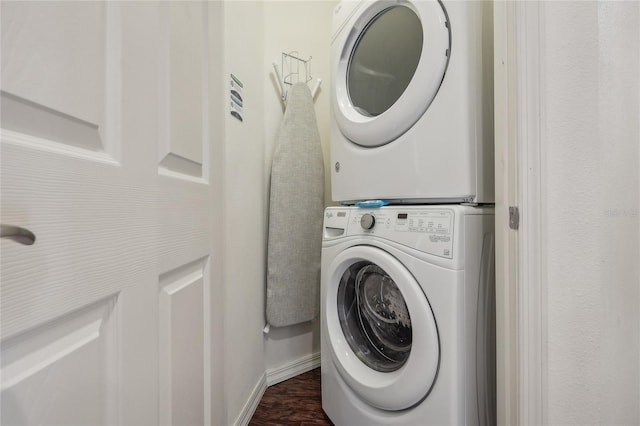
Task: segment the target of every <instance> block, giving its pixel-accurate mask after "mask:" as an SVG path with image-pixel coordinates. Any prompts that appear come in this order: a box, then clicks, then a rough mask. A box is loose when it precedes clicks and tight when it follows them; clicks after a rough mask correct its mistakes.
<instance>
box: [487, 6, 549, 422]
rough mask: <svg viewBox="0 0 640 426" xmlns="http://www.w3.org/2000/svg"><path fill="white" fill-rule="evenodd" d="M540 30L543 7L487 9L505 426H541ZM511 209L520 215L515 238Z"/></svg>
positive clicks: (498, 337)
mask: <svg viewBox="0 0 640 426" xmlns="http://www.w3.org/2000/svg"><path fill="white" fill-rule="evenodd" d="M543 27H544V5H543V4H540V3H538V2H496V3H495V4H494V70H495V76H494V78H495V80H494V84H495V86H494V90H495V92H494V93H495V168H496V169H495V173H496V241H497V244H496V344H497V347H496V355H497V360H496V361H497V405H498V406H497V410H498V411H497V413H498V424H499V425H504V426H507V425H519V424H544V423H545V421H546V409H545V405H546V398H545V395H546V392H547V391H546V375H545V367H544V366H545V365H546V351H545V350H544V342H545V341H546V315H545V312H546V308H545V307H546V293H545V289H544V287H543V285H542V283H543V282H544V281H543V280H544V277H545V275H546V264H545V258H544V252H545V242H544V240H543V239H542V238H541V235H542V233H543V231H544V230H545V223H544V220H543V215H542V213H543V211H544V208H545V206H544V205H543V201H544V200H545V197H544V191H545V188H546V186H545V182H544V175H545V174H544V170H543V169H542V168H543V167H544V162H543V160H542V159H543V158H544V155H545V145H544V137H543V133H542V129H541V123H542V119H543V114H544V110H543V108H541V105H542V104H543V103H542V99H541V95H540V94H541V90H540V89H541V88H542V87H543V85H544V80H543V74H542V73H541V69H543V67H544V64H543V63H542V61H543V60H544V57H543V56H542V55H541V54H540V52H541V49H543V48H544V46H543V43H544V42H543V39H542V36H543V34H544V28H543ZM510 206H513V207H517V208H518V209H519V226H518V229H517V230H514V229H511V228H510V224H509V220H510V213H509V207H510Z"/></svg>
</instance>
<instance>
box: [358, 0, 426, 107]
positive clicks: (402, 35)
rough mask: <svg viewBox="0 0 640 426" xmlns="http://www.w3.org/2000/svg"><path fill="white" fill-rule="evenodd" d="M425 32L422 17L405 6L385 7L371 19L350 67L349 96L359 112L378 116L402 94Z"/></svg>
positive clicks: (360, 39)
mask: <svg viewBox="0 0 640 426" xmlns="http://www.w3.org/2000/svg"><path fill="white" fill-rule="evenodd" d="M422 34H423V31H422V25H421V23H420V19H419V18H418V16H417V15H416V14H415V12H414V11H413V10H411V9H409V8H408V7H405V6H394V7H391V8H389V9H386V10H384V11H383V12H381V13H380V14H378V15H377V16H376V17H375V18H373V19H372V20H371V22H369V24H368V25H367V27H366V28H365V29H364V31H363V32H362V34H361V35H360V38H359V40H358V41H357V43H356V45H355V47H354V48H353V52H352V54H351V58H350V61H349V67H348V70H347V88H348V91H349V97H350V99H351V103H352V104H353V106H354V108H355V109H356V110H357V111H358V112H360V113H361V114H362V115H365V116H368V117H373V116H377V115H380V114H382V113H383V112H385V111H386V110H388V109H389V108H390V107H391V106H392V105H393V104H394V103H395V102H396V101H397V100H398V99H399V98H400V96H401V95H402V93H404V91H405V89H406V88H407V86H408V85H409V82H410V81H411V78H412V77H413V74H414V73H415V71H416V68H417V67H418V62H419V61H420V54H421V52H422V42H423V40H422Z"/></svg>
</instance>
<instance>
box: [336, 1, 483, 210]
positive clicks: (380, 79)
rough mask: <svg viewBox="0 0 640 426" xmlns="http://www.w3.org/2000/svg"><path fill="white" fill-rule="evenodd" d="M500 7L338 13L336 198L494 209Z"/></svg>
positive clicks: (378, 7)
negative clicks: (497, 13) (496, 37)
mask: <svg viewBox="0 0 640 426" xmlns="http://www.w3.org/2000/svg"><path fill="white" fill-rule="evenodd" d="M492 9H493V8H492V4H491V2H489V1H446V0H443V1H437V0H363V1H360V2H355V1H344V2H342V3H340V4H339V5H338V6H337V7H336V9H335V11H334V18H333V37H332V41H331V67H332V82H331V108H332V115H331V162H332V167H331V183H332V198H333V200H334V201H338V202H340V203H342V204H352V203H353V202H355V201H358V200H370V199H380V198H382V199H389V200H395V203H402V202H407V203H423V204H424V203H460V202H468V203H479V204H480V203H493V202H494V189H493V186H494V178H493V10H492Z"/></svg>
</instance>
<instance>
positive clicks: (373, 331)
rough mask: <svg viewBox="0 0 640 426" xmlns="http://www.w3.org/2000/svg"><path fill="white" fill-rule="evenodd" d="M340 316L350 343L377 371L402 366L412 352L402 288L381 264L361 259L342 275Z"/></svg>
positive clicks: (343, 330) (339, 297)
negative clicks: (361, 260)
mask: <svg viewBox="0 0 640 426" xmlns="http://www.w3.org/2000/svg"><path fill="white" fill-rule="evenodd" d="M338 316H339V319H340V326H341V327H342V332H343V333H344V335H345V337H346V339H347V342H348V343H349V346H350V347H351V349H352V350H353V352H354V353H355V354H356V355H357V356H358V358H359V359H360V360H361V361H362V362H364V363H365V364H366V365H367V366H369V367H370V368H372V369H374V370H376V371H382V372H391V371H395V370H397V369H399V368H400V367H402V366H403V365H404V363H405V362H406V361H407V359H408V358H409V353H410V352H411V341H412V334H411V318H410V316H409V311H408V309H407V305H406V303H405V301H404V298H403V296H402V293H401V292H400V289H399V288H398V286H397V285H396V283H395V282H394V281H393V279H392V278H391V277H390V276H389V274H387V273H386V272H385V271H384V270H383V269H382V268H380V267H379V266H377V265H375V264H373V263H370V262H364V261H363V262H358V263H355V264H353V265H351V267H349V268H348V269H347V270H346V271H345V273H344V274H343V275H342V278H341V280H340V285H339V287H338Z"/></svg>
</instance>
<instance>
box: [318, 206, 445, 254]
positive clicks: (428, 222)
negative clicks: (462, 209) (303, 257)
mask: <svg viewBox="0 0 640 426" xmlns="http://www.w3.org/2000/svg"><path fill="white" fill-rule="evenodd" d="M454 219H455V214H454V211H453V210H452V209H447V208H446V207H445V208H443V207H416V206H406V207H401V206H390V207H382V208H376V209H358V208H344V209H340V208H330V209H327V211H325V226H324V239H325V240H327V239H332V238H340V237H346V236H357V235H362V236H366V235H372V236H376V237H378V238H383V239H386V240H389V241H391V242H395V243H398V244H402V245H404V246H407V247H410V248H413V249H415V250H419V251H421V252H425V253H429V254H432V255H435V256H440V257H445V258H448V259H452V258H453V252H454V251H453V244H454V223H455V220H454Z"/></svg>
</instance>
